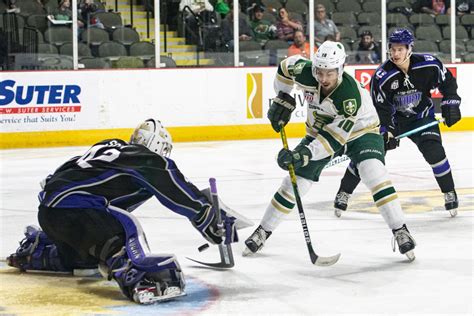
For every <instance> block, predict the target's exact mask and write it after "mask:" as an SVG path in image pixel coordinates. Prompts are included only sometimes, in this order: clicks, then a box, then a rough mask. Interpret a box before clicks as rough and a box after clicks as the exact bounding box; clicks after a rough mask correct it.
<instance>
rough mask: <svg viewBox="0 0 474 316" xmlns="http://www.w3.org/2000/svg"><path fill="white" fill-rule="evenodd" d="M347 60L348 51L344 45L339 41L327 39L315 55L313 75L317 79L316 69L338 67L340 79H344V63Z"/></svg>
mask: <svg viewBox="0 0 474 316" xmlns="http://www.w3.org/2000/svg"><path fill="white" fill-rule="evenodd" d="M345 62H346V51H345V49H344V46H343V45H342V44H341V43H338V42H331V41H326V42H324V43H323V44H322V45H321V46H320V47H319V48H318V51H317V52H316V54H315V55H314V57H313V68H312V71H313V76H314V78H316V80H317V76H316V70H317V69H318V68H319V69H337V72H338V80H339V81H340V80H342V74H343V72H344V63H345Z"/></svg>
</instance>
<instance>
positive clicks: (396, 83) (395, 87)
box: [390, 80, 398, 90]
mask: <svg viewBox="0 0 474 316" xmlns="http://www.w3.org/2000/svg"><path fill="white" fill-rule="evenodd" d="M390 89H392V90H396V89H398V80H395V81H394V82H392V85H391V86H390Z"/></svg>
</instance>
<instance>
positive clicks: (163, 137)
mask: <svg viewBox="0 0 474 316" xmlns="http://www.w3.org/2000/svg"><path fill="white" fill-rule="evenodd" d="M172 142H173V140H172V138H171V134H170V133H169V132H168V131H167V130H166V128H164V126H163V125H162V124H161V122H160V121H159V120H154V119H148V120H146V121H145V122H143V123H141V124H140V125H138V126H137V128H135V130H134V131H133V134H132V137H131V138H130V144H138V145H143V146H145V147H147V148H148V149H150V150H151V151H152V152H154V153H156V154H158V155H161V156H169V155H170V153H171V149H173V144H172Z"/></svg>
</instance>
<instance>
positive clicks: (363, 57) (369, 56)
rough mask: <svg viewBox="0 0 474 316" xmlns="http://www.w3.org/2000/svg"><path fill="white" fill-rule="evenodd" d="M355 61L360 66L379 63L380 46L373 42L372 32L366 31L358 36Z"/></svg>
mask: <svg viewBox="0 0 474 316" xmlns="http://www.w3.org/2000/svg"><path fill="white" fill-rule="evenodd" d="M356 61H357V62H358V63H360V64H378V63H380V61H381V52H380V46H379V44H378V43H376V42H375V41H374V37H373V35H372V32H370V31H368V30H367V31H364V32H362V33H361V34H360V42H359V47H358V48H357V55H356Z"/></svg>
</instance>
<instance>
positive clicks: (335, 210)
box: [334, 208, 342, 217]
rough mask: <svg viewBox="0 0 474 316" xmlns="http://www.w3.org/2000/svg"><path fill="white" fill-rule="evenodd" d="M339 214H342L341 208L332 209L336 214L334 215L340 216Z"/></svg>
mask: <svg viewBox="0 0 474 316" xmlns="http://www.w3.org/2000/svg"><path fill="white" fill-rule="evenodd" d="M341 214H342V212H341V210H339V209H337V208H336V209H334V215H336V217H341Z"/></svg>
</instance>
